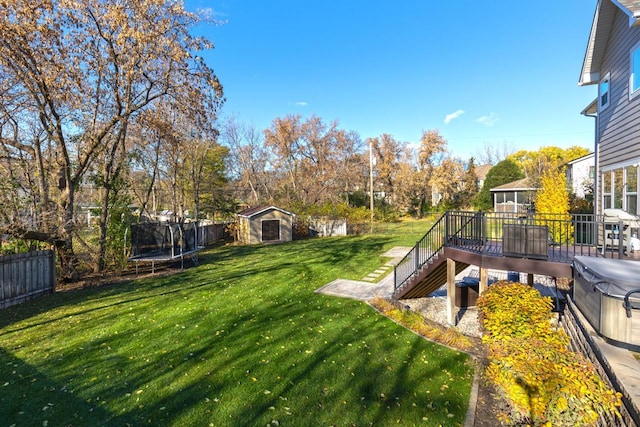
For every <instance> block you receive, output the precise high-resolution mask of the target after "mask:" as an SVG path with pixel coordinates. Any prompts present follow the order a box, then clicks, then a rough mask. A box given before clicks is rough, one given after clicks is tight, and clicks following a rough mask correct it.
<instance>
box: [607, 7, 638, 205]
mask: <svg viewBox="0 0 640 427" xmlns="http://www.w3.org/2000/svg"><path fill="white" fill-rule="evenodd" d="M638 41H640V28H638V27H629V17H628V16H627V15H626V14H625V13H623V12H622V11H621V10H619V9H618V8H616V14H615V17H614V20H613V26H612V30H611V34H610V36H609V38H608V42H607V46H606V49H605V54H604V57H603V61H602V66H601V67H600V76H601V77H603V76H605V75H606V74H607V73H611V80H610V93H609V96H610V104H609V106H608V107H607V108H605V109H604V110H601V111H598V135H599V143H598V145H599V146H598V169H599V170H598V173H599V174H602V172H604V171H607V170H611V169H613V168H614V167H615V166H616V165H620V164H631V163H634V162H636V161H638V160H639V159H640V120H639V119H640V97H636V98H634V99H632V100H629V76H630V59H629V56H630V50H631V48H632V47H633V46H634V45H635V44H636V43H637V42H638ZM598 194H600V195H601V194H602V180H601V179H599V180H598ZM597 204H598V211H599V212H602V197H598V200H597Z"/></svg>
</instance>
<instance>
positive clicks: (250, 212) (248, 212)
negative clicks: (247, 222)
mask: <svg viewBox="0 0 640 427" xmlns="http://www.w3.org/2000/svg"><path fill="white" fill-rule="evenodd" d="M270 210H276V211H280V212H282V213H283V214H285V215H291V216H293V214H292V213H291V212H288V211H285V210H284V209H280V208H278V207H276V206H270V205H261V206H256V207H253V208H248V209H245V210H243V211H240V212H238V213H237V214H236V215H238V216H241V217H244V218H251V217H253V216H256V215H259V214H261V213H264V212H266V211H270Z"/></svg>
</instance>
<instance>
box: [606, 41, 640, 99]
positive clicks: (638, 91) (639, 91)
mask: <svg viewBox="0 0 640 427" xmlns="http://www.w3.org/2000/svg"><path fill="white" fill-rule="evenodd" d="M638 49H640V41H639V42H637V43H636V44H635V45H633V47H632V48H631V49H629V101H631V100H632V99H634V98H635V97H636V96H639V95H640V88H638V89H636V90H635V91H634V90H633V79H634V75H633V53H634V52H635V51H636V50H638ZM636 77H637V78H638V79H640V75H639V76H636ZM609 89H611V80H609Z"/></svg>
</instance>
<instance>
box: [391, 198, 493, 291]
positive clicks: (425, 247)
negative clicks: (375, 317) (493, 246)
mask: <svg viewBox="0 0 640 427" xmlns="http://www.w3.org/2000/svg"><path fill="white" fill-rule="evenodd" d="M482 224H483V213H482V212H452V211H447V212H445V213H443V214H442V216H440V218H438V220H437V221H436V222H435V224H433V226H432V227H431V228H430V229H429V231H427V232H426V233H425V235H424V236H423V237H422V238H421V239H420V240H418V241H417V242H416V244H415V246H414V247H413V248H412V249H411V250H410V251H409V253H407V255H405V257H404V258H402V260H400V262H399V263H398V264H397V265H396V266H395V268H394V270H393V278H394V293H397V292H398V291H399V290H402V288H403V287H404V286H405V285H407V283H408V282H409V279H411V277H413V276H414V275H416V274H417V273H418V272H419V271H420V269H421V268H422V267H423V266H424V265H425V264H427V263H429V262H431V261H432V260H433V259H434V258H436V257H437V256H438V255H439V254H441V253H442V252H443V248H444V247H445V246H446V245H448V244H450V243H453V244H456V242H460V241H462V240H461V239H463V240H464V241H469V240H473V241H474V242H475V243H476V245H477V244H478V243H479V242H481V241H482V240H483V239H484V236H483V234H484V233H483V228H484V227H483V225H482ZM480 245H482V243H480Z"/></svg>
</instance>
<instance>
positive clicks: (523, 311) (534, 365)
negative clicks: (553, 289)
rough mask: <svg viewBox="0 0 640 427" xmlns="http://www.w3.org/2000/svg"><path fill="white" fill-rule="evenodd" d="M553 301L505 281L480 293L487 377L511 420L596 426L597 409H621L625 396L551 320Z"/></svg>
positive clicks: (504, 415) (519, 285)
mask: <svg viewBox="0 0 640 427" xmlns="http://www.w3.org/2000/svg"><path fill="white" fill-rule="evenodd" d="M551 307H552V305H551V303H550V301H549V300H548V299H547V298H544V297H542V296H540V294H539V293H538V291H536V290H535V289H533V288H530V287H529V286H527V285H523V284H519V283H518V284H516V283H509V282H500V283H497V284H495V285H492V286H491V287H489V289H488V290H487V291H486V292H485V293H484V294H483V295H482V296H481V297H480V298H479V300H478V308H479V310H480V312H481V318H482V322H483V326H484V328H485V330H486V335H485V337H484V338H483V340H484V341H485V343H487V345H488V348H489V359H490V363H489V366H488V367H487V370H486V372H485V375H486V377H487V378H488V379H489V380H491V381H492V382H494V383H495V384H496V385H497V387H498V389H500V390H502V392H503V393H504V395H505V397H506V398H507V400H508V401H509V402H510V404H511V411H510V412H509V413H505V414H502V416H501V419H502V420H503V421H505V422H507V423H530V424H532V425H545V424H547V423H549V425H553V426H576V425H584V426H588V425H592V424H594V423H595V422H596V421H597V418H598V414H599V413H603V412H607V413H612V414H617V413H618V412H617V407H618V406H620V395H619V394H617V393H614V392H613V391H612V390H611V389H610V388H609V387H608V386H607V384H606V383H604V382H603V381H602V379H601V378H600V377H599V376H598V374H597V372H596V371H595V369H594V368H593V366H592V364H591V363H590V362H588V361H587V360H586V359H585V358H584V356H583V355H582V354H579V353H574V352H571V351H570V350H569V349H568V346H567V344H568V337H567V335H566V334H565V333H564V331H563V330H562V329H560V328H558V327H556V326H554V325H553V323H552V321H551V320H552V313H551Z"/></svg>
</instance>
